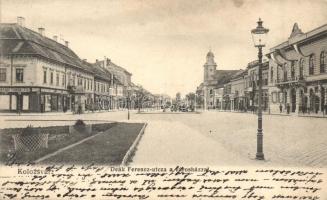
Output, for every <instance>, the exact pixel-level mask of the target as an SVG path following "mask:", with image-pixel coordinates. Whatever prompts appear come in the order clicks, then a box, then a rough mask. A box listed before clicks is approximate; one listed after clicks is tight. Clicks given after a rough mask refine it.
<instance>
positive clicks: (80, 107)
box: [78, 105, 82, 115]
mask: <svg viewBox="0 0 327 200" xmlns="http://www.w3.org/2000/svg"><path fill="white" fill-rule="evenodd" d="M81 113H82V106H81V105H78V114H79V115H80V114H81Z"/></svg>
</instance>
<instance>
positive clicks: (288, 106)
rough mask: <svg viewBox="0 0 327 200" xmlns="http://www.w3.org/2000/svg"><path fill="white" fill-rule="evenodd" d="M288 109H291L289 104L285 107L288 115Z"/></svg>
mask: <svg viewBox="0 0 327 200" xmlns="http://www.w3.org/2000/svg"><path fill="white" fill-rule="evenodd" d="M290 109H291V107H290V104H289V103H288V104H287V106H286V110H287V114H290Z"/></svg>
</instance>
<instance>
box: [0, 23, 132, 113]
mask: <svg viewBox="0 0 327 200" xmlns="http://www.w3.org/2000/svg"><path fill="white" fill-rule="evenodd" d="M0 45H1V51H0V111H1V112H18V113H20V112H67V111H69V112H73V113H83V112H84V111H95V110H110V109H118V108H126V96H127V95H128V94H127V90H128V89H131V88H132V87H130V86H131V85H133V84H132V82H131V75H132V74H131V73H129V72H128V71H127V70H125V69H124V68H122V67H120V66H118V65H116V64H114V63H112V62H111V61H110V60H109V59H105V60H104V61H103V62H102V64H101V62H100V64H99V63H98V62H96V63H94V64H91V63H88V62H87V61H86V60H82V59H80V58H79V57H78V56H77V55H76V54H75V53H74V52H73V51H72V50H71V49H70V48H69V43H68V42H67V41H66V42H65V44H62V43H60V42H58V37H57V36H55V37H54V38H48V37H46V35H45V29H44V28H39V29H38V32H35V31H33V30H31V29H28V28H26V27H25V26H24V19H23V18H22V17H18V18H17V23H1V24H0Z"/></svg>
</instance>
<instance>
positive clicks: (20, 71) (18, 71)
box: [16, 68, 24, 83]
mask: <svg viewBox="0 0 327 200" xmlns="http://www.w3.org/2000/svg"><path fill="white" fill-rule="evenodd" d="M16 82H17V83H22V82H24V69H22V68H18V69H16Z"/></svg>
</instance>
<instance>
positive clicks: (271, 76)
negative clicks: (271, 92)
mask: <svg viewBox="0 0 327 200" xmlns="http://www.w3.org/2000/svg"><path fill="white" fill-rule="evenodd" d="M273 81H274V69H273V67H271V69H270V82H271V83H272V82H273Z"/></svg>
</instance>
